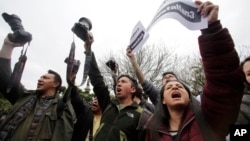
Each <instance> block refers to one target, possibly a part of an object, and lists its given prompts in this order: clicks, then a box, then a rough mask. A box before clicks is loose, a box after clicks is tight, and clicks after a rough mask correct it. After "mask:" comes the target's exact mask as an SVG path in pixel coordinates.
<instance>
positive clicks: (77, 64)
mask: <svg viewBox="0 0 250 141" xmlns="http://www.w3.org/2000/svg"><path fill="white" fill-rule="evenodd" d="M64 62H65V63H66V64H68V63H69V59H68V57H67V58H66V59H65V60H64ZM80 64H81V62H80V60H74V61H73V64H72V65H73V66H72V72H73V73H75V74H77V72H78V70H79V67H80Z"/></svg>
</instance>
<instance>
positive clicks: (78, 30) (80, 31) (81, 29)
mask: <svg viewBox="0 0 250 141" xmlns="http://www.w3.org/2000/svg"><path fill="white" fill-rule="evenodd" d="M91 29H92V23H91V21H90V20H89V19H88V18H85V17H82V18H80V19H79V21H78V22H77V23H75V24H74V26H73V27H72V29H71V30H72V31H73V32H74V33H75V34H76V35H77V36H78V37H79V38H80V39H81V40H83V41H86V40H87V34H88V32H89V31H90V30H91Z"/></svg>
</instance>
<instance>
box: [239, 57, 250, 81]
mask: <svg viewBox="0 0 250 141" xmlns="http://www.w3.org/2000/svg"><path fill="white" fill-rule="evenodd" d="M248 61H250V56H248V57H247V58H245V59H244V60H243V61H242V62H241V63H240V66H241V69H242V70H243V66H244V64H245V63H246V62H248ZM244 76H245V74H244ZM244 80H245V83H246V84H247V85H250V84H249V83H248V82H247V79H246V77H244Z"/></svg>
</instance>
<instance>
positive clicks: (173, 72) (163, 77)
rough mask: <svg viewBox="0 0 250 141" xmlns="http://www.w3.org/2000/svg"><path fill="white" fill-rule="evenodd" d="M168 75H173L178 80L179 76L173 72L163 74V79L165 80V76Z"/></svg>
mask: <svg viewBox="0 0 250 141" xmlns="http://www.w3.org/2000/svg"><path fill="white" fill-rule="evenodd" d="M167 74H172V75H173V76H174V77H175V78H176V79H177V80H178V77H177V75H176V74H175V73H174V72H172V71H166V72H164V73H162V79H163V78H164V76H165V75H167Z"/></svg>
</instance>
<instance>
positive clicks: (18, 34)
mask: <svg viewBox="0 0 250 141" xmlns="http://www.w3.org/2000/svg"><path fill="white" fill-rule="evenodd" d="M2 17H3V19H4V20H5V21H6V22H7V23H8V24H9V26H10V28H11V30H12V31H13V33H9V34H8V38H9V40H10V41H11V42H14V43H26V42H30V41H31V40H32V35H31V34H30V33H29V32H27V31H25V30H24V27H23V25H22V20H21V19H20V17H18V16H17V15H15V14H12V15H9V14H8V13H3V14H2Z"/></svg>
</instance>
